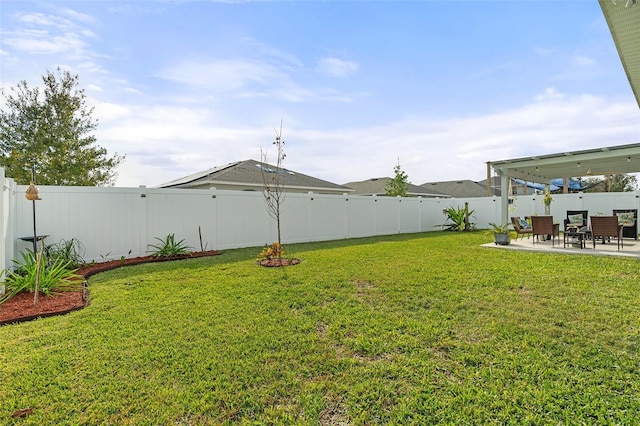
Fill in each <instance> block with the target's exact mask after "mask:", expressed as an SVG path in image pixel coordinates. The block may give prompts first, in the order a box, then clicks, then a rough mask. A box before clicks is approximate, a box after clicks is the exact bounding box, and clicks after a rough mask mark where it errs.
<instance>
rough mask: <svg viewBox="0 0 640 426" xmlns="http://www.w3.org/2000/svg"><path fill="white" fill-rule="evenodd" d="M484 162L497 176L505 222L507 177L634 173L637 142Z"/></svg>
mask: <svg viewBox="0 0 640 426" xmlns="http://www.w3.org/2000/svg"><path fill="white" fill-rule="evenodd" d="M487 166H488V168H487V172H489V168H493V170H494V171H495V172H496V173H497V174H498V175H499V176H500V186H501V189H502V195H501V197H500V204H501V210H502V215H501V221H502V223H507V221H508V215H509V211H508V210H509V204H508V202H509V201H508V196H509V194H508V190H507V188H508V180H509V178H518V179H522V180H525V181H528V182H538V183H545V184H549V183H551V181H552V180H553V179H555V178H570V177H580V176H601V175H611V174H618V173H637V172H640V144H637V143H635V144H629V145H618V146H610V147H604V148H596V149H588V150H584V151H573V152H563V153H558V154H546V155H538V156H532V157H525V158H514V159H509V160H501V161H490V162H487Z"/></svg>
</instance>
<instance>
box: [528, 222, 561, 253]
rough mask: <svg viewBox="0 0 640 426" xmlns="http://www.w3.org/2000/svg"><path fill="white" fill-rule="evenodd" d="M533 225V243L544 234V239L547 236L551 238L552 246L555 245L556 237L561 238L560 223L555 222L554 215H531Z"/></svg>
mask: <svg viewBox="0 0 640 426" xmlns="http://www.w3.org/2000/svg"><path fill="white" fill-rule="evenodd" d="M531 227H532V228H533V233H532V235H533V237H534V238H533V244H535V243H536V240H537V239H538V238H539V237H540V236H541V235H542V238H543V239H546V238H547V236H549V237H550V239H551V246H552V247H554V246H555V238H556V237H558V239H560V224H559V223H553V216H531Z"/></svg>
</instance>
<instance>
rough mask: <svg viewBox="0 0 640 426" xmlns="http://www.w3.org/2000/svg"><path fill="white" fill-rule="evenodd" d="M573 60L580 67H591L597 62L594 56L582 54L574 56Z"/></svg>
mask: <svg viewBox="0 0 640 426" xmlns="http://www.w3.org/2000/svg"><path fill="white" fill-rule="evenodd" d="M573 62H574V63H575V64H576V65H577V66H579V67H591V66H593V65H595V64H596V63H597V62H596V61H595V60H594V59H593V58H589V57H587V56H582V55H578V56H576V57H575V58H573Z"/></svg>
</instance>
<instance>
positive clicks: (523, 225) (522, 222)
mask: <svg viewBox="0 0 640 426" xmlns="http://www.w3.org/2000/svg"><path fill="white" fill-rule="evenodd" d="M518 223H519V224H520V228H522V229H529V228H531V225H530V224H529V222H527V221H526V219H523V218H520V219H519V220H518Z"/></svg>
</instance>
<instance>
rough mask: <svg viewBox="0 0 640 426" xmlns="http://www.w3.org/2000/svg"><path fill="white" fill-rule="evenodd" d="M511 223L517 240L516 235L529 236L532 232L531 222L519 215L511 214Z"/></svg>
mask: <svg viewBox="0 0 640 426" xmlns="http://www.w3.org/2000/svg"><path fill="white" fill-rule="evenodd" d="M511 224H512V225H513V229H514V230H515V231H516V241H518V235H520V236H522V238H524V236H525V235H526V236H527V238H529V237H530V236H531V235H532V234H533V228H532V227H531V224H530V223H529V222H527V221H526V220H525V219H523V218H521V217H518V216H511Z"/></svg>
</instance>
